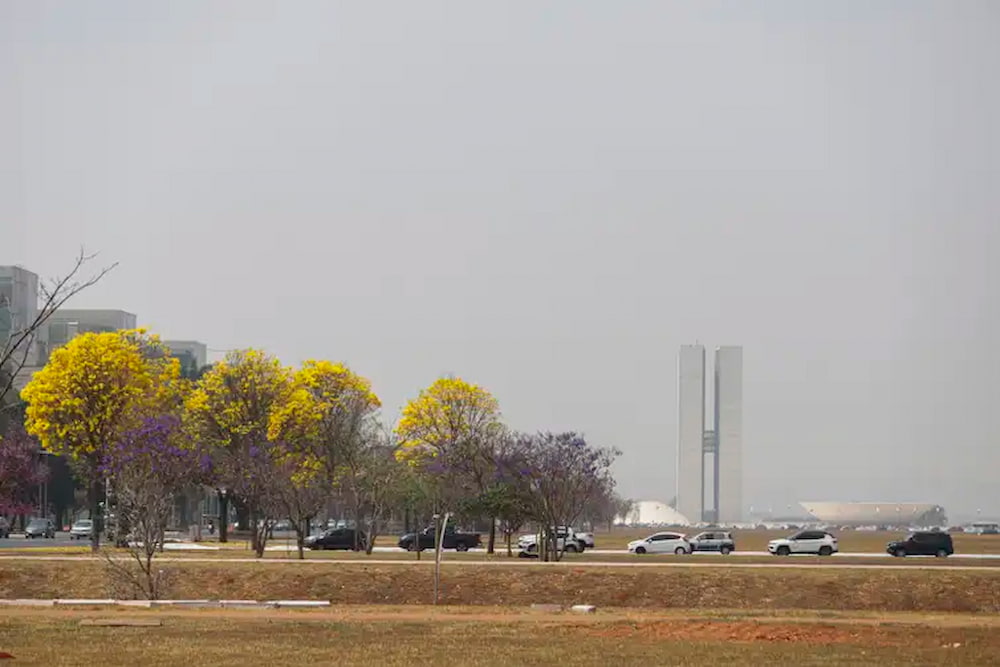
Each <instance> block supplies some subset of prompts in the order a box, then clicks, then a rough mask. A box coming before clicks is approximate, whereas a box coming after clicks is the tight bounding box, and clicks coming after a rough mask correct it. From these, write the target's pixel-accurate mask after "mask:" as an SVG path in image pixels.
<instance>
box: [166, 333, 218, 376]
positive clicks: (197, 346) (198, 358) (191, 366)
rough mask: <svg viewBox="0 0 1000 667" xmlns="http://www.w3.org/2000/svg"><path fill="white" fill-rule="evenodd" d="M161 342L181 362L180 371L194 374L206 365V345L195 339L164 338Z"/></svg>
mask: <svg viewBox="0 0 1000 667" xmlns="http://www.w3.org/2000/svg"><path fill="white" fill-rule="evenodd" d="M163 344H164V345H166V346H167V347H168V348H170V352H171V353H172V354H173V355H174V357H176V358H177V359H178V361H180V362H181V372H182V373H184V374H195V373H197V372H198V371H199V370H201V369H202V368H204V367H205V366H206V365H208V346H207V345H205V344H204V343H202V342H199V341H196V340H165V341H163Z"/></svg>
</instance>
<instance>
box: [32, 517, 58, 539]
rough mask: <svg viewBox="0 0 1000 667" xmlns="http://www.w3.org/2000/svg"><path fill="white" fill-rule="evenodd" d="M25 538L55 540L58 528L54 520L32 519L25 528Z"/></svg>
mask: <svg viewBox="0 0 1000 667" xmlns="http://www.w3.org/2000/svg"><path fill="white" fill-rule="evenodd" d="M24 536H25V537H26V538H28V539H29V540H30V539H34V538H36V537H49V538H55V536H56V527H55V524H53V523H52V519H32V520H31V521H29V522H28V525H27V526H25V528H24Z"/></svg>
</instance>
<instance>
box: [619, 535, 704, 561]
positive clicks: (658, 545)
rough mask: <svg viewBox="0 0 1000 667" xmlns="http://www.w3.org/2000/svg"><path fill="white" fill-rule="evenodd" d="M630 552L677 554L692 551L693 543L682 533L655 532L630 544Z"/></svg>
mask: <svg viewBox="0 0 1000 667" xmlns="http://www.w3.org/2000/svg"><path fill="white" fill-rule="evenodd" d="M628 550H629V553H634V554H677V555H678V556H681V555H684V554H689V553H691V543H690V542H689V541H688V538H687V536H686V535H683V534H681V533H654V534H653V535H650V536H649V537H647V538H644V539H641V540H635V541H634V542H629V544H628Z"/></svg>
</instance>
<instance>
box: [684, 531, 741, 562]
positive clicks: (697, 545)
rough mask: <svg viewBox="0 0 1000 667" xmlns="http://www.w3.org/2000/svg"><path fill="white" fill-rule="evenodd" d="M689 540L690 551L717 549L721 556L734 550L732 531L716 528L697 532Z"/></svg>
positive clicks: (734, 542) (734, 543)
mask: <svg viewBox="0 0 1000 667" xmlns="http://www.w3.org/2000/svg"><path fill="white" fill-rule="evenodd" d="M690 542H691V550H692V551H717V552H719V553H721V554H722V555H723V556H725V555H728V554H730V553H732V552H733V551H736V541H735V540H734V539H733V535H732V533H726V532H723V531H718V530H710V531H706V532H704V533H698V534H697V535H695V536H694V537H693V538H691V540H690Z"/></svg>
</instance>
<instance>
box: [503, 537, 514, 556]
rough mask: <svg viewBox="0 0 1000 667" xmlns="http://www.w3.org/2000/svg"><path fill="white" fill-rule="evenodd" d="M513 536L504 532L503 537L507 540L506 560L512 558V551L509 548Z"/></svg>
mask: <svg viewBox="0 0 1000 667" xmlns="http://www.w3.org/2000/svg"><path fill="white" fill-rule="evenodd" d="M513 535H514V533H513V532H505V533H504V536H505V537H506V539H507V558H513V557H514V551H513V550H512V549H511V548H510V540H511V537H513Z"/></svg>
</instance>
